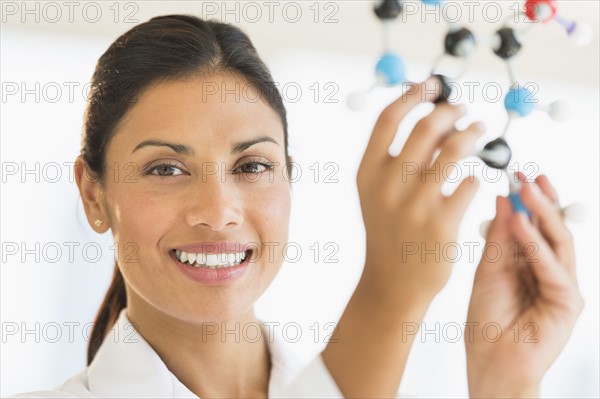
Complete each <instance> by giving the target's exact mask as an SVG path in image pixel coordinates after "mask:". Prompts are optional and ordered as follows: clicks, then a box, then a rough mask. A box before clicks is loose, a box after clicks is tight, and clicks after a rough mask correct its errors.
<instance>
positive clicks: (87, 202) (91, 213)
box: [73, 155, 110, 233]
mask: <svg viewBox="0 0 600 399" xmlns="http://www.w3.org/2000/svg"><path fill="white" fill-rule="evenodd" d="M73 169H74V172H75V181H76V182H77V188H79V195H81V200H82V201H83V208H84V209H85V215H86V217H87V220H88V223H89V224H90V226H91V227H92V229H94V231H96V232H98V233H105V232H106V231H107V230H108V229H109V228H110V223H109V220H108V215H107V212H106V210H105V207H104V204H103V201H102V186H101V184H100V182H99V181H98V179H96V178H94V177H93V175H92V174H91V173H90V172H89V171H88V168H87V167H86V165H85V162H84V160H83V158H82V157H81V155H79V156H78V157H77V158H76V159H75V164H74V166H73ZM97 220H101V221H102V224H100V226H98V225H96V223H95V222H96V221H97Z"/></svg>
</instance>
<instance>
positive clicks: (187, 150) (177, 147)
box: [131, 136, 279, 156]
mask: <svg viewBox="0 0 600 399" xmlns="http://www.w3.org/2000/svg"><path fill="white" fill-rule="evenodd" d="M263 142H270V143H274V144H277V145H279V143H278V142H277V141H275V139H273V138H271V137H269V136H259V137H255V138H253V139H250V140H246V141H240V142H238V143H234V144H233V146H232V147H231V153H232V154H239V153H241V152H244V151H246V150H247V149H248V148H250V147H252V146H253V145H255V144H258V143H263ZM149 146H155V147H169V148H170V149H172V150H173V151H175V152H176V153H178V154H183V155H188V156H195V152H194V150H193V149H192V148H191V147H188V146H187V145H184V144H177V143H169V142H167V141H163V140H155V139H150V140H144V141H142V142H141V143H139V144H138V145H137V146H136V147H135V148H134V149H133V151H131V153H132V154H133V153H134V152H136V151H137V150H139V149H140V148H144V147H149Z"/></svg>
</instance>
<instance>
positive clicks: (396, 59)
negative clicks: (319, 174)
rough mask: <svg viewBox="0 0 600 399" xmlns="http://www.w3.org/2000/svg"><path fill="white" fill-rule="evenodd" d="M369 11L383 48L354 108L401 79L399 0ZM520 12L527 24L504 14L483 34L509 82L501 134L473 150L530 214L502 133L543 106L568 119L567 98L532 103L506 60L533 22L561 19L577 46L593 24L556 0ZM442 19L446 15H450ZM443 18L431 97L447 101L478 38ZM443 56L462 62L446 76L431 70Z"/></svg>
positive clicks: (430, 1) (517, 206) (570, 214)
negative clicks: (435, 93)
mask: <svg viewBox="0 0 600 399" xmlns="http://www.w3.org/2000/svg"><path fill="white" fill-rule="evenodd" d="M421 1H422V3H424V5H433V6H435V7H440V5H441V3H442V1H441V0H421ZM374 11H375V15H376V16H377V18H379V20H380V21H381V22H382V24H383V28H384V52H383V55H382V56H381V58H380V59H379V61H378V62H377V65H376V67H375V77H376V81H375V84H374V85H373V86H371V87H370V88H369V89H367V90H366V91H364V92H362V93H355V94H352V95H350V96H349V98H348V106H349V107H350V108H352V109H354V110H358V109H360V108H362V106H363V105H364V104H365V102H366V96H367V95H368V93H369V92H370V91H371V90H372V89H373V88H375V87H377V86H383V87H393V86H397V85H401V84H403V83H405V82H406V79H405V73H406V66H405V63H404V61H403V59H402V57H400V56H399V55H397V54H395V53H394V52H393V50H392V44H393V39H394V37H393V32H392V26H393V24H394V22H395V20H396V19H397V18H398V17H399V16H400V15H401V14H402V12H403V1H401V0H380V1H377V2H375V6H374ZM519 17H522V18H524V19H525V18H527V19H528V20H529V21H530V22H531V23H530V24H527V27H525V28H522V29H520V30H517V29H516V28H513V27H510V26H509V25H508V19H507V20H505V21H504V23H503V24H502V26H501V28H500V29H498V30H497V31H496V33H495V35H494V36H493V37H492V38H491V40H488V42H489V45H490V46H491V49H492V51H493V52H494V54H496V55H497V56H498V57H499V58H500V59H501V60H502V61H504V62H505V63H506V66H507V68H508V75H509V79H510V82H511V85H510V88H509V90H508V92H507V94H506V96H505V98H504V108H505V109H506V113H507V116H508V120H507V122H506V125H505V127H504V130H503V132H502V134H501V135H500V136H499V137H498V138H496V139H495V140H492V141H490V142H489V143H487V144H486V145H485V146H484V147H483V149H482V150H481V151H478V152H477V153H476V154H474V155H476V156H477V157H479V158H480V159H481V160H482V161H483V162H484V163H485V164H486V165H487V166H489V167H491V168H495V169H499V170H501V171H503V172H504V173H505V174H506V176H507V177H508V182H509V199H510V201H511V203H512V207H513V210H514V211H515V212H518V211H522V212H525V213H527V214H528V215H529V216H531V214H530V212H529V210H527V209H526V208H525V206H524V205H523V203H522V202H521V199H520V196H519V190H520V185H519V183H518V181H517V179H516V178H514V177H513V178H511V176H509V173H508V170H507V167H508V165H509V162H510V160H511V156H512V151H511V148H510V146H509V145H508V143H507V141H506V133H507V131H508V130H509V127H510V124H511V121H513V120H514V119H516V118H522V117H526V116H528V115H529V114H530V113H531V112H532V111H534V110H535V109H538V110H542V111H545V112H546V113H548V115H549V116H550V117H551V118H552V119H553V120H555V121H563V120H565V119H567V118H568V114H569V111H568V106H567V104H566V103H565V102H563V101H555V102H553V103H551V104H548V105H539V104H536V103H537V101H536V100H535V97H534V93H533V92H532V91H531V90H529V89H527V88H526V87H524V86H522V85H519V84H518V83H517V81H516V79H515V73H514V70H513V66H512V64H511V61H512V60H513V57H515V56H516V55H517V54H518V53H519V51H520V50H521V48H522V46H523V38H524V36H525V33H527V31H528V30H529V29H530V28H531V27H532V26H534V25H537V24H536V23H535V22H537V23H540V22H541V23H542V24H546V23H549V22H551V21H554V22H556V23H558V24H560V25H561V26H562V27H564V29H565V31H566V33H567V34H568V36H569V38H570V39H571V41H572V43H573V44H574V45H576V46H584V45H586V44H587V43H589V42H590V40H591V38H592V30H591V28H590V27H589V25H587V24H585V23H580V22H573V21H569V20H567V19H566V18H563V17H561V16H560V15H559V14H558V13H557V5H556V1H555V0H526V1H525V4H524V7H523V10H522V11H521V13H520V15H519ZM445 19H446V20H450V18H445ZM448 24H449V29H448V33H447V34H446V37H445V38H444V53H443V54H441V55H440V56H439V57H438V58H437V59H436V60H435V62H434V67H433V68H432V71H431V75H434V76H436V77H437V78H438V79H439V81H440V84H441V85H442V94H441V95H440V97H439V98H438V99H437V100H436V101H435V103H438V102H441V101H447V100H448V99H449V98H450V97H451V94H452V87H451V84H450V83H451V81H455V80H456V79H458V78H459V77H460V76H462V75H463V74H464V73H465V72H466V70H467V67H468V64H469V61H470V57H471V55H472V54H473V51H474V49H475V47H476V46H477V44H478V43H477V42H478V41H477V40H476V38H475V35H474V34H473V33H472V32H471V31H470V30H469V29H468V28H466V27H464V26H460V25H459V24H457V23H454V22H448ZM445 57H451V58H455V59H458V60H459V61H461V62H462V64H463V67H462V69H461V70H460V72H459V73H458V74H455V75H454V76H447V75H443V74H440V73H436V70H437V69H438V66H439V64H440V63H441V62H442V60H443V59H444V58H445ZM561 212H562V213H563V215H564V216H565V217H567V218H568V219H569V220H571V221H573V222H577V221H580V220H581V219H582V218H583V210H582V207H581V205H579V204H571V205H569V206H567V207H565V208H563V209H561ZM488 224H489V222H486V223H484V224H483V225H482V228H481V229H480V230H481V233H482V234H483V235H485V231H486V230H487V225H488Z"/></svg>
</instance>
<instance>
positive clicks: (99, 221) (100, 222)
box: [94, 219, 104, 227]
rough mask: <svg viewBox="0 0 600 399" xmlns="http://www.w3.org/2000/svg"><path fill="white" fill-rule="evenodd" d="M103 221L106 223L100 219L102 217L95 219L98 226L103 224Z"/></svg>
mask: <svg viewBox="0 0 600 399" xmlns="http://www.w3.org/2000/svg"><path fill="white" fill-rule="evenodd" d="M102 223H104V222H103V221H102V220H100V219H96V220H95V221H94V224H95V225H96V226H98V227H100V226H102Z"/></svg>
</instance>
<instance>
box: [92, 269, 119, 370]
mask: <svg viewBox="0 0 600 399" xmlns="http://www.w3.org/2000/svg"><path fill="white" fill-rule="evenodd" d="M126 306H127V297H126V295H125V283H124V281H123V275H122V274H121V271H120V270H119V266H118V265H117V264H116V263H115V271H114V273H113V278H112V281H111V283H110V287H109V288H108V291H107V292H106V296H105V297H104V300H103V301H102V305H100V310H99V311H98V314H97V315H96V321H95V322H94V328H93V329H92V336H91V337H90V343H89V345H88V354H87V364H88V366H89V365H90V363H92V360H94V356H96V352H98V349H99V348H100V345H102V341H104V337H106V335H107V334H108V332H109V331H110V329H111V328H112V326H113V325H114V324H115V322H116V321H117V318H118V317H119V313H120V312H121V310H122V309H124V308H125V307H126Z"/></svg>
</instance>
